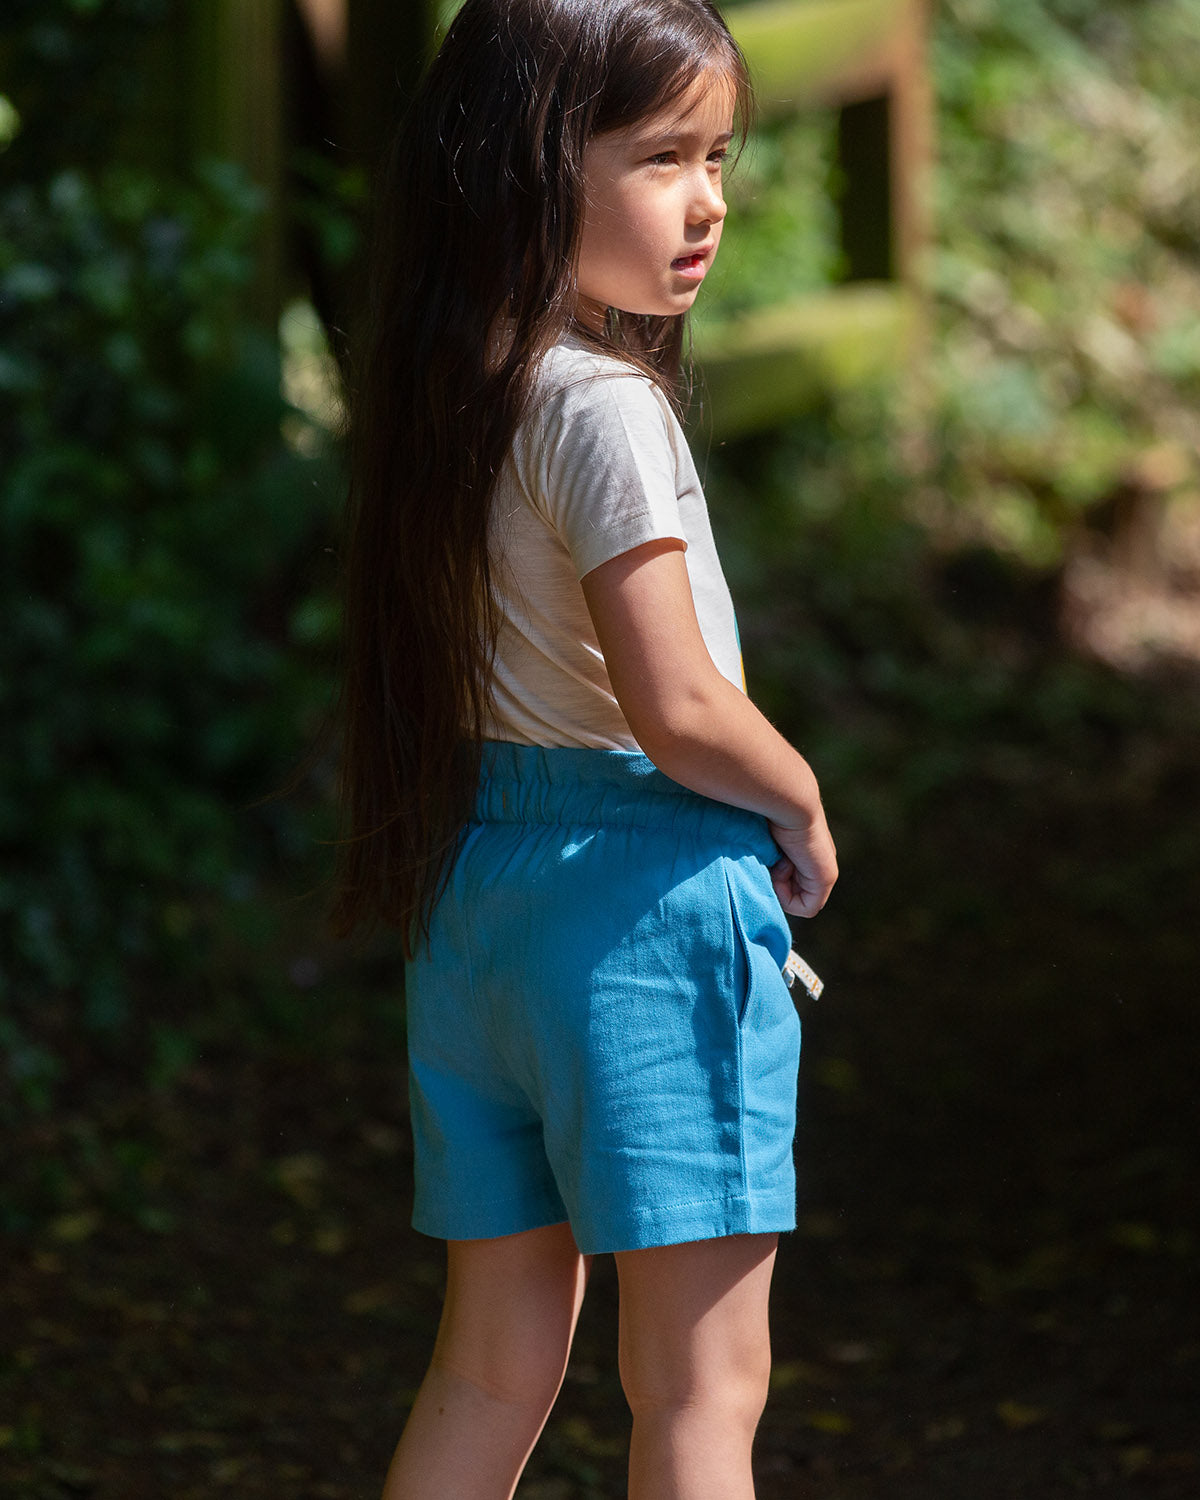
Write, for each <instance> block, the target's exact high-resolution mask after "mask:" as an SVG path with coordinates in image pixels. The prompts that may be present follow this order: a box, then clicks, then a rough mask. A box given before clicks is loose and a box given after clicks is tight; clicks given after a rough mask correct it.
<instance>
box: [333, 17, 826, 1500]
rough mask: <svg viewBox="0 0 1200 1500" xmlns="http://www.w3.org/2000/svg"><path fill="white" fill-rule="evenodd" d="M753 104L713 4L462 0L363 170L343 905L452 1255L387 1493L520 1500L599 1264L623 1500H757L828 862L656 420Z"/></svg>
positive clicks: (428, 1216)
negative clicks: (370, 172) (400, 1012)
mask: <svg viewBox="0 0 1200 1500" xmlns="http://www.w3.org/2000/svg"><path fill="white" fill-rule="evenodd" d="M746 102H747V81H746V73H745V67H744V64H743V61H742V59H741V57H740V55H739V53H738V51H737V48H736V46H735V45H734V43H733V42H732V40H731V39H730V36H729V33H728V32H727V30H726V29H725V26H724V24H723V23H722V21H721V19H720V17H719V16H718V14H717V12H716V11H715V10H714V9H713V8H712V6H711V5H710V4H709V3H708V0H466V3H465V4H464V5H463V7H462V9H461V10H460V11H459V13H458V16H457V18H456V20H455V21H454V23H453V25H452V26H451V27H450V30H449V32H448V34H447V36H446V38H445V41H444V43H443V45H442V47H441V50H440V52H439V53H438V56H437V58H436V60H435V61H434V63H433V65H432V68H431V70H430V72H429V74H428V76H427V78H426V80H425V82H424V84H423V85H422V87H421V89H420V91H419V94H418V96H417V98H416V99H415V101H414V103H413V104H412V107H411V109H410V112H409V116H408V120H407V123H406V125H405V127H404V129H403V131H402V133H401V136H400V139H399V143H398V146H397V148H396V151H395V154H394V158H393V161H392V165H391V167H390V176H389V178H388V180H387V182H386V184H385V188H384V195H383V200H382V201H383V207H384V213H383V218H384V234H383V237H382V240H381V243H380V245H379V247H378V254H377V263H376V279H375V294H374V302H373V313H372V341H371V349H370V353H369V357H368V360H367V362H366V365H365V368H364V370H363V373H362V381H361V388H360V391H359V394H358V400H357V408H356V412H355V425H354V441H355V453H354V463H353V471H352V505H353V513H352V528H351V536H350V542H349V553H348V568H347V572H348V594H347V620H348V647H347V649H348V673H347V683H346V691H345V707H346V713H345V735H346V740H345V758H344V776H343V803H344V810H345V816H346V835H347V836H346V839H345V841H344V843H343V844H342V846H341V847H342V865H341V886H340V896H339V904H338V909H337V920H338V922H339V924H340V926H341V928H342V929H343V930H346V931H348V930H350V929H351V928H352V927H353V926H355V925H356V924H357V923H358V922H360V921H363V920H368V921H369V920H372V919H377V918H382V919H383V920H385V921H387V922H390V923H393V924H395V925H397V926H398V927H399V929H400V931H401V932H402V934H403V935H404V940H405V945H406V947H405V952H406V957H407V960H408V964H407V969H406V997H407V1006H408V1025H409V1050H410V1069H411V1074H410V1076H411V1106H412V1120H413V1138H414V1148H415V1156H416V1192H415V1207H414V1216H413V1217H414V1224H415V1225H416V1227H417V1228H418V1229H420V1230H422V1231H424V1232H425V1233H427V1234H431V1235H436V1236H439V1237H442V1238H445V1239H446V1240H447V1241H448V1245H449V1249H448V1280H447V1290H446V1301H445V1308H444V1312H443V1316H442V1321H441V1326H440V1329H439V1333H438V1338H437V1343H436V1347H435V1350H434V1354H433V1359H432V1363H431V1365H430V1367H429V1371H428V1373H427V1375H426V1377H425V1381H424V1383H423V1385H422V1386H421V1388H420V1391H419V1393H418V1395H417V1398H416V1401H415V1403H414V1405H413V1409H412V1413H411V1415H410V1417H409V1420H408V1423H407V1426H406V1427H405V1430H404V1433H403V1436H402V1438H401V1441H400V1444H399V1447H398V1449H397V1451H396V1455H395V1458H394V1460H393V1462H392V1466H391V1469H390V1471H389V1473H388V1478H387V1483H386V1488H385V1497H387V1500H426V1497H428V1500H476V1497H478V1500H504V1497H508V1496H511V1495H512V1494H513V1491H514V1489H515V1486H516V1483H517V1480H518V1477H519V1475H520V1473H521V1470H522V1468H523V1467H524V1464H525V1461H526V1459H527V1458H528V1455H529V1452H530V1450H531V1448H532V1446H533V1444H534V1442H535V1440H536V1438H537V1436H538V1433H539V1432H540V1430H541V1428H542V1425H543V1423H544V1421H545V1419H546V1415H547V1413H548V1411H549V1409H550V1407H551V1405H552V1403H553V1401H554V1399H555V1396H556V1394H557V1392H558V1388H559V1384H560V1382H561V1379H562V1376H563V1370H564V1367H565V1364H566V1360H567V1354H568V1350H569V1348H570V1343H571V1337H572V1333H573V1331H574V1327H575V1321H576V1317H577V1315H578V1312H579V1307H580V1303H581V1300H582V1297H583V1292H584V1286H585V1283H586V1280H587V1272H588V1264H589V1257H591V1256H592V1255H595V1254H597V1253H600V1252H606V1251H608V1252H614V1253H615V1256H616V1262H617V1269H618V1277H619V1284H620V1298H621V1314H620V1339H619V1359H620V1372H621V1379H622V1383H623V1386H624V1390H625V1393H626V1396H627V1398H628V1401H629V1404H630V1407H631V1408H632V1412H633V1436H632V1444H631V1452H630V1466H629V1494H630V1496H631V1497H633V1500H708V1497H711V1500H747V1497H750V1496H752V1495H753V1481H752V1478H751V1470H750V1447H751V1440H752V1438H753V1434H754V1430H755V1427H756V1424H757V1422H758V1418H759V1415H760V1413H761V1410H762V1406H763V1402H764V1400H765V1396H766V1388H767V1377H768V1370H769V1362H770V1356H769V1347H768V1332H767V1293H768V1287H769V1283H770V1278H771V1270H772V1265H773V1261H774V1255H775V1245H776V1239H777V1236H778V1234H779V1232H780V1231H781V1230H787V1229H790V1228H792V1227H793V1225H794V1179H793V1169H792V1159H791V1146H792V1136H793V1131H794V1124H795V1082H796V1067H797V1061H798V1051H799V1024H798V1021H797V1018H796V1014H795V1010H794V1007H793V1006H792V1004H791V1000H790V996H789V992H788V988H787V985H786V983H785V980H784V978H783V977H782V975H781V968H782V967H783V965H784V964H785V963H786V962H787V959H788V945H789V932H788V927H787V923H786V921H785V919H784V916H783V910H787V911H789V912H792V913H795V914H797V915H800V916H812V915H814V914H815V913H816V912H817V911H818V910H819V909H820V908H821V906H822V905H823V903H824V902H825V899H826V897H827V896H828V894H829V891H830V889H831V887H832V885H833V882H834V879H835V877H836V863H835V856H834V848H833V843H832V841H831V839H830V836H829V831H828V828H827V827H826V823H825V819H824V816H823V814H822V811H821V804H820V799H819V797H818V793H817V787H816V782H815V780H814V778H813V774H812V772H811V770H810V769H809V767H808V765H807V764H806V763H805V761H804V760H803V759H802V758H801V757H800V756H799V755H798V754H797V753H796V752H795V751H794V750H793V749H791V748H790V746H789V745H788V744H787V743H786V742H785V741H784V740H783V739H782V738H781V737H780V736H779V735H778V734H777V733H776V732H775V730H774V729H772V728H771V726H770V725H769V724H768V723H767V721H766V720H765V719H764V718H763V717H762V715H761V714H760V713H759V712H758V711H757V710H756V709H755V708H754V706H753V704H752V703H751V702H750V701H749V699H748V698H747V697H746V695H745V692H744V690H743V687H742V678H741V664H740V658H739V652H738V645H737V636H736V630H735V625H734V618H733V611H732V607H731V605H730V600H729V594H728V590H727V588H726V586H725V583H724V580H723V578H722V575H721V570H720V566H719V563H718V561H717V557H716V553H715V551H714V548H713V542H712V535H711V532H710V529H709V524H708V518H707V513H706V510H705V506H704V500H703V496H702V494H701V491H700V486H699V483H698V481H697V478H696V472H695V469H694V467H693V465H692V461H691V459H690V457H689V455H688V451H687V447H686V444H685V441H684V438H683V435H682V432H681V430H680V427H679V423H678V421H677V418H676V415H675V410H674V404H675V391H676V384H677V378H678V371H679V354H680V347H681V341H682V325H683V320H684V315H685V313H686V312H687V309H688V308H689V307H690V306H691V304H692V302H693V301H694V299H695V297H696V294H697V292H698V291H699V288H700V285H701V282H702V281H703V279H704V276H705V274H706V273H707V271H708V269H709V267H710V266H711V264H712V261H713V257H714V255H715V254H716V251H717V246H718V243H719V241H720V238H721V228H722V222H723V220H724V217H725V204H724V201H723V198H722V193H721V173H722V163H723V161H724V158H725V155H726V152H727V150H728V149H729V145H730V142H731V140H732V139H733V137H734V133H735V122H736V121H737V120H738V119H740V118H742V117H743V114H744V109H745V105H746ZM781 906H782V909H781Z"/></svg>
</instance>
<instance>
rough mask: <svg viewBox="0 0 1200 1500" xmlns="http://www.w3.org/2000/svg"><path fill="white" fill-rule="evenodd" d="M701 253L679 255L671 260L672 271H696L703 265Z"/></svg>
mask: <svg viewBox="0 0 1200 1500" xmlns="http://www.w3.org/2000/svg"><path fill="white" fill-rule="evenodd" d="M704 259H705V257H704V256H703V255H699V254H697V255H680V256H677V257H676V258H675V259H674V260H673V261H672V262H671V269H672V270H673V271H698V270H700V268H701V267H702V266H703V265H704Z"/></svg>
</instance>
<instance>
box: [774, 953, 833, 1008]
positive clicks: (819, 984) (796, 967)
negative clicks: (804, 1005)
mask: <svg viewBox="0 0 1200 1500" xmlns="http://www.w3.org/2000/svg"><path fill="white" fill-rule="evenodd" d="M783 977H784V978H785V979H786V980H787V985H788V989H789V990H790V989H791V988H792V986H793V985H794V984H795V983H796V981H797V979H798V980H799V981H800V983H801V984H802V985H803V986H804V988H805V989H806V990H807V991H808V994H809V998H810V999H813V1000H819V999H820V998H821V991H822V990H823V989H824V988H825V981H824V980H823V979H822V978H821V977H820V976H819V975H818V973H817V971H816V970H815V969H814V968H813V967H812V966H811V965H810V964H806V963H805V962H804V960H803V959H802V958H801V957H800V955H799V954H798V953H797V952H796V950H795V949H794V948H793V949H792V950H791V951H790V952H789V954H788V956H787V958H786V959H785V961H784V965H783Z"/></svg>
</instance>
